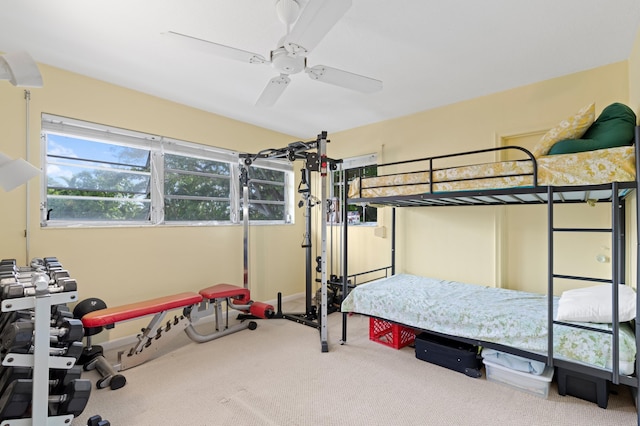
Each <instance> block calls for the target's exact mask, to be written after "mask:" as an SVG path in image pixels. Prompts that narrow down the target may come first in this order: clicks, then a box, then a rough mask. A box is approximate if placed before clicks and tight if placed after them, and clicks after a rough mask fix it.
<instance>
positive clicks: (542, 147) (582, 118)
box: [532, 103, 596, 158]
mask: <svg viewBox="0 0 640 426" xmlns="http://www.w3.org/2000/svg"><path fill="white" fill-rule="evenodd" d="M595 118H596V106H595V103H592V104H590V105H587V106H585V107H584V108H582V109H581V110H580V111H578V112H577V113H576V114H574V115H572V116H571V117H568V118H566V119H564V120H562V121H561V122H560V123H558V125H557V126H555V127H554V128H553V129H551V130H549V131H548V132H547V133H546V134H545V135H544V136H542V138H541V139H540V141H539V142H538V143H537V144H536V146H535V147H534V148H533V152H532V154H533V156H534V157H536V158H538V157H542V156H543V155H547V153H548V152H549V149H551V147H552V146H553V144H555V143H556V142H558V141H561V140H564V139H578V138H580V137H581V136H582V135H584V133H585V132H586V131H587V129H588V128H589V126H591V125H592V124H593V122H594V120H595Z"/></svg>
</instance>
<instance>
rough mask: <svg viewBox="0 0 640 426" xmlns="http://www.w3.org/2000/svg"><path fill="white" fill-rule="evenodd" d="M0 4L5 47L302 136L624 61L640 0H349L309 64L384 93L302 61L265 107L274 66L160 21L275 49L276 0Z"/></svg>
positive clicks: (256, 48) (0, 39)
mask: <svg viewBox="0 0 640 426" xmlns="http://www.w3.org/2000/svg"><path fill="white" fill-rule="evenodd" d="M307 1H308V0H301V3H302V4H303V5H304V4H305V3H306V2H307ZM313 1H315V0H313ZM0 10H1V12H0V51H3V52H13V51H19V50H24V51H27V52H28V53H29V54H31V56H32V57H33V58H34V59H35V60H36V61H37V62H39V63H43V64H47V65H51V66H54V67H58V68H61V69H65V70H69V71H72V72H75V73H79V74H83V75H87V76H90V77H93V78H96V79H99V80H104V81H106V82H109V83H113V84H117V85H119V86H124V87H127V88H130V89H134V90H138V91H140V92H144V93H148V94H152V95H155V96H158V97H161V98H165V99H169V100H171V101H175V102H178V103H181V104H185V105H189V106H193V107H196V108H199V109H202V110H205V111H210V112H213V113H216V114H220V115H223V116H227V117H231V118H234V119H237V120H241V121H244V122H247V123H252V124H255V125H258V126H261V127H265V128H269V129H273V130H277V131H280V132H284V133H286V134H289V135H291V136H295V137H300V138H308V137H314V136H315V135H316V134H318V132H320V131H321V130H327V131H329V132H330V133H331V132H336V131H341V130H346V129H350V128H354V127H358V126H362V125H366V124H370V123H373V122H378V121H382V120H385V119H389V118H393V117H398V116H403V115H407V114H411V113H414V112H418V111H423V110H427V109H431V108H435V107H438V106H442V105H446V104H451V103H454V102H458V101H461V100H465V99H471V98H475V97H478V96H482V95H486V94H490V93H495V92H498V91H502V90H506V89H509V88H513V87H518V86H521V85H525V84H529V83H534V82H537V81H541V80H546V79H549V78H552V77H557V76H560V75H565V74H569V73H573V72H577V71H582V70H586V69H590V68H594V67H598V66H601V65H605V64H609V63H613V62H617V61H621V60H625V59H627V58H628V57H629V55H630V53H631V49H632V46H633V42H634V40H635V37H636V34H637V31H638V27H639V23H640V2H639V1H638V0H533V1H532V0H485V1H477V0H449V1H442V0H439V1H435V0H353V5H352V6H351V8H350V9H349V10H348V11H347V12H346V14H345V15H344V16H343V17H342V19H341V20H340V21H338V23H337V24H336V25H335V26H334V27H333V28H332V29H331V30H330V31H329V33H328V34H327V35H326V36H325V37H324V38H323V39H322V41H321V42H320V43H319V44H318V45H317V47H316V48H315V49H313V50H312V52H311V53H310V54H309V55H308V65H309V66H313V65H318V64H322V65H327V66H330V67H335V68H339V69H343V70H347V71H350V72H353V73H357V74H362V75H365V76H368V77H373V78H376V79H379V80H382V81H383V82H384V88H383V89H382V91H380V92H376V93H373V94H362V93H359V92H355V91H351V90H348V89H344V88H341V87H336V86H332V85H329V84H326V83H322V82H317V81H313V80H311V79H310V78H308V76H307V75H306V74H305V73H300V74H296V75H292V76H291V80H292V81H291V84H290V85H289V86H288V87H287V89H286V90H285V92H284V93H283V95H282V96H281V98H280V99H279V100H278V101H277V102H276V104H275V105H274V106H272V107H270V108H260V107H256V106H254V103H255V101H256V100H257V98H258V96H259V95H260V93H261V92H262V90H263V89H264V87H265V86H266V84H267V82H268V81H269V80H270V79H271V78H272V77H275V76H277V75H278V73H277V72H276V71H275V70H274V69H272V68H271V67H269V66H267V65H253V64H245V63H241V62H237V61H233V60H230V59H225V58H220V57H217V56H215V55H211V54H205V53H203V52H201V51H199V50H196V49H193V48H192V47H191V46H190V45H187V44H183V43H180V42H177V41H176V40H173V39H171V38H170V37H167V36H166V35H162V33H164V32H166V31H174V32H179V33H184V34H189V35H191V36H194V37H198V38H201V39H206V40H210V41H214V42H216V43H220V44H224V45H228V46H233V47H236V48H239V49H243V50H247V51H250V52H255V53H259V54H261V55H263V56H265V57H267V58H268V55H269V52H270V51H271V50H273V49H274V48H276V47H278V46H277V45H278V42H279V40H280V39H281V38H282V36H284V34H285V33H286V29H285V26H284V24H283V23H281V22H280V21H279V20H278V17H277V15H276V12H275V0H133V1H132V0H20V1H17V0H0ZM44 84H45V85H46V84H47V81H46V76H45V82H44Z"/></svg>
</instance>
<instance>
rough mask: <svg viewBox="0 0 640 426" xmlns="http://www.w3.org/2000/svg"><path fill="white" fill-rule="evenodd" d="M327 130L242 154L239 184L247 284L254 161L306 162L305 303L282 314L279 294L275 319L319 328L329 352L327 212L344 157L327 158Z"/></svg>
mask: <svg viewBox="0 0 640 426" xmlns="http://www.w3.org/2000/svg"><path fill="white" fill-rule="evenodd" d="M328 142H329V141H328V140H327V132H324V131H323V132H322V133H321V134H319V135H318V137H317V139H316V140H314V141H310V142H301V141H298V142H292V143H290V144H289V145H287V146H286V147H284V148H279V149H266V150H263V151H260V152H258V153H257V154H240V184H241V186H242V217H243V225H244V236H243V241H244V244H243V245H244V253H243V258H244V281H245V283H244V284H245V287H248V281H249V204H250V201H249V192H250V188H249V187H250V184H251V179H250V178H249V169H250V167H251V165H252V164H253V163H254V162H256V161H257V162H259V161H260V160H278V159H281V160H288V161H290V162H294V161H296V160H302V161H304V167H303V169H302V178H301V182H300V185H299V186H298V193H299V194H300V195H301V196H302V200H301V201H300V202H299V203H298V207H305V234H304V239H303V242H302V247H303V248H304V249H305V251H306V261H305V263H306V283H305V284H306V286H305V305H306V310H305V312H303V313H283V312H282V306H281V304H282V295H281V294H280V293H278V305H277V312H276V314H275V316H274V318H284V319H288V320H291V321H294V322H297V323H299V324H304V325H307V326H310V327H314V328H317V329H319V331H320V342H321V349H322V352H328V351H329V347H328V344H327V313H328V309H327V262H326V259H327V213H328V201H327V198H328V177H329V176H328V174H327V173H328V170H335V169H336V167H337V164H338V163H340V162H341V160H333V159H330V158H328V157H327V154H326V149H327V143H328ZM311 172H318V173H319V174H320V188H321V189H320V198H319V199H318V198H316V197H314V196H312V195H311ZM318 204H320V205H321V208H322V211H321V255H320V256H318V267H314V265H313V253H312V244H311V222H312V221H311V209H312V207H314V206H316V205H318ZM314 269H315V270H316V271H318V272H320V276H321V278H320V313H319V315H318V312H317V307H316V306H314V305H313V302H312V296H313V277H312V271H313V270H314Z"/></svg>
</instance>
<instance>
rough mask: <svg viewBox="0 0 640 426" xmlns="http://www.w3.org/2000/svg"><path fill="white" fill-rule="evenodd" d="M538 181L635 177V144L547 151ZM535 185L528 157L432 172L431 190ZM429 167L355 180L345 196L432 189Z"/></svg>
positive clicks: (591, 181) (602, 180)
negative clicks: (417, 170) (577, 150)
mask: <svg viewBox="0 0 640 426" xmlns="http://www.w3.org/2000/svg"><path fill="white" fill-rule="evenodd" d="M536 162H537V164H538V179H537V180H538V182H537V185H538V186H547V185H552V186H573V185H598V184H603V183H610V182H631V181H634V180H635V176H636V167H635V149H634V147H633V146H623V147H617V148H608V149H600V150H596V151H586V152H580V153H575V154H562V155H549V156H543V157H540V158H538V159H537V160H536ZM532 186H535V182H534V180H533V163H532V162H531V161H528V160H527V161H525V160H521V161H501V162H495V163H485V164H474V165H469V166H461V167H452V168H446V169H439V170H434V171H433V192H434V193H436V192H449V191H467V190H483V189H503V188H517V187H532ZM430 187H431V185H430V173H429V172H428V171H421V172H409V173H398V174H393V175H386V176H379V177H370V178H363V179H362V180H360V179H354V180H353V181H352V182H351V183H350V185H349V193H348V196H349V198H375V197H392V196H401V195H416V194H423V193H430V192H431V188H430Z"/></svg>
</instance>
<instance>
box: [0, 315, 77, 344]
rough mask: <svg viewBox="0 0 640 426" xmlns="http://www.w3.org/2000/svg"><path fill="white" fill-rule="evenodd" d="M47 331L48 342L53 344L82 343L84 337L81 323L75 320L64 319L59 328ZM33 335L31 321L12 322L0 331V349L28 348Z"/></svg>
mask: <svg viewBox="0 0 640 426" xmlns="http://www.w3.org/2000/svg"><path fill="white" fill-rule="evenodd" d="M49 330H50V331H49V333H50V338H49V340H50V342H51V343H55V344H59V343H72V342H82V337H83V336H84V328H83V327H82V321H80V320H78V319H75V318H70V319H64V320H63V321H62V324H61V326H60V327H59V328H55V327H51V328H50V329H49ZM33 333H34V328H33V322H32V321H14V322H13V323H11V324H8V325H7V326H6V327H5V328H4V329H3V330H2V335H0V348H4V349H5V350H14V349H17V348H23V347H25V346H28V345H30V344H31V341H32V340H33Z"/></svg>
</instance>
